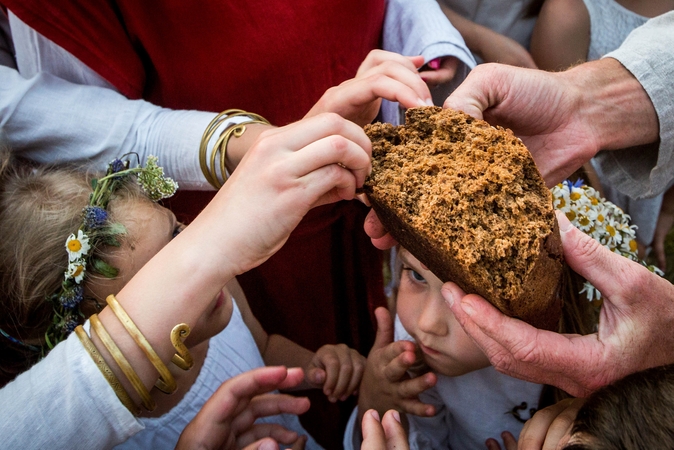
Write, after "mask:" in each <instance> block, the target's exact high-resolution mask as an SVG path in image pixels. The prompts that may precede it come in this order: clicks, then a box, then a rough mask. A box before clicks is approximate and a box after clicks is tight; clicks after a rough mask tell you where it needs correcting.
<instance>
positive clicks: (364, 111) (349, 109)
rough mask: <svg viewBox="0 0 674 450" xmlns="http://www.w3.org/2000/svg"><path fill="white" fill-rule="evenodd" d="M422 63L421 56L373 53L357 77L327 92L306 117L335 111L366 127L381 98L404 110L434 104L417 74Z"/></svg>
mask: <svg viewBox="0 0 674 450" xmlns="http://www.w3.org/2000/svg"><path fill="white" fill-rule="evenodd" d="M422 64H423V57H422V56H415V57H406V56H402V55H399V54H397V53H392V52H387V51H384V50H372V51H371V52H370V53H369V54H368V55H367V57H366V58H365V61H363V63H362V64H361V65H360V67H359V69H358V72H357V74H356V77H355V78H352V79H350V80H347V81H345V82H343V83H342V84H340V85H339V86H335V87H332V88H330V89H328V90H327V91H326V92H325V94H323V96H322V97H321V98H320V99H319V100H318V102H317V103H316V104H315V105H314V107H313V108H311V110H310V111H309V112H308V113H307V115H306V116H305V118H306V117H313V116H315V115H316V114H319V113H323V112H333V113H336V114H339V115H340V116H342V117H344V118H346V119H348V120H351V121H353V122H355V123H357V124H358V125H360V126H364V125H366V124H368V123H370V122H372V121H373V120H374V118H375V117H377V113H378V112H379V108H380V106H381V99H382V98H384V99H386V100H390V101H394V102H399V103H400V104H401V105H402V106H403V107H405V108H413V107H415V106H428V105H432V104H433V101H432V99H431V93H430V91H429V90H428V86H426V83H424V81H423V80H422V79H421V77H420V76H419V72H417V69H418V68H419V67H420V66H421V65H422Z"/></svg>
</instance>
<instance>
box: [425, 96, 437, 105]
mask: <svg viewBox="0 0 674 450" xmlns="http://www.w3.org/2000/svg"><path fill="white" fill-rule="evenodd" d="M426 105H428V106H435V104H434V103H433V99H432V98H427V99H426Z"/></svg>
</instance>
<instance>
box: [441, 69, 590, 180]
mask: <svg viewBox="0 0 674 450" xmlns="http://www.w3.org/2000/svg"><path fill="white" fill-rule="evenodd" d="M582 95H583V92H580V89H579V87H578V86H577V85H576V83H572V82H571V81H570V80H569V79H568V78H567V77H564V76H562V75H561V74H560V73H548V72H543V71H538V70H530V69H523V68H519V67H513V66H507V65H503V64H480V65H478V66H477V67H476V68H474V69H473V70H472V71H471V72H470V73H469V74H468V76H467V77H466V79H465V80H464V82H463V83H461V85H460V86H459V87H458V88H457V89H456V90H455V91H454V92H452V94H451V95H450V96H449V97H448V98H447V100H446V101H445V104H444V107H446V108H453V109H457V110H461V111H463V112H465V113H467V114H470V115H471V116H473V117H476V118H478V119H482V118H484V119H485V120H486V121H487V122H489V123H490V124H492V125H501V126H504V127H507V128H510V129H512V130H513V132H514V133H515V135H517V136H518V137H519V138H521V139H522V141H523V142H524V144H525V145H526V146H527V148H528V149H529V151H530V152H531V154H532V156H533V157H534V160H535V161H536V165H537V166H538V168H539V170H540V171H541V174H542V175H543V178H544V179H545V181H546V183H547V184H548V186H549V187H550V186H554V185H555V184H557V183H559V182H561V181H562V180H564V179H565V178H566V177H568V176H569V175H570V174H572V173H573V171H574V170H576V169H577V168H579V167H580V166H582V165H583V163H584V162H586V161H588V160H590V158H592V156H594V155H595V154H596V153H597V151H599V148H600V147H599V145H600V144H599V142H598V137H597V136H596V135H595V133H594V130H593V129H592V125H591V121H589V120H586V118H584V117H583V116H582V115H581V114H579V108H580V105H581V101H582Z"/></svg>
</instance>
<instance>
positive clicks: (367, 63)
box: [356, 49, 423, 77]
mask: <svg viewBox="0 0 674 450" xmlns="http://www.w3.org/2000/svg"><path fill="white" fill-rule="evenodd" d="M389 61H395V62H397V63H399V64H401V65H403V66H405V67H408V68H409V69H410V70H415V71H416V69H417V67H420V66H421V64H423V59H421V58H419V57H417V58H415V57H412V58H410V57H408V56H403V55H401V54H399V53H394V52H387V51H385V50H379V49H376V50H372V51H371V52H370V53H368V54H367V56H366V57H365V60H364V61H363V62H362V63H361V64H360V67H358V72H357V73H356V77H360V76H362V75H364V74H365V73H366V72H368V71H369V70H372V69H373V68H375V67H377V66H378V65H380V64H383V63H385V62H389Z"/></svg>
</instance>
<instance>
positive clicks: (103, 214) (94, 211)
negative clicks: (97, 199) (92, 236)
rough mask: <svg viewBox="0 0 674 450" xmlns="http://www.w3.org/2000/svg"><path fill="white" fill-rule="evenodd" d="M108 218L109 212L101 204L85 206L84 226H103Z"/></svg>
mask: <svg viewBox="0 0 674 450" xmlns="http://www.w3.org/2000/svg"><path fill="white" fill-rule="evenodd" d="M106 220H108V212H107V211H106V210H104V209H103V208H101V207H100V206H85V207H84V226H86V227H87V228H89V229H90V230H93V229H95V228H99V227H102V226H103V224H105V221H106Z"/></svg>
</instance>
